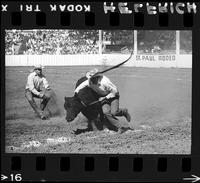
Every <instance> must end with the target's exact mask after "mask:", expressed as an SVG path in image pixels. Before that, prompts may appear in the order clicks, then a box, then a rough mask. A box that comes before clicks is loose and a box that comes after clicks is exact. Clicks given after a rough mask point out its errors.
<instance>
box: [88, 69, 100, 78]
mask: <svg viewBox="0 0 200 183" xmlns="http://www.w3.org/2000/svg"><path fill="white" fill-rule="evenodd" d="M98 72H99V70H98V69H97V68H94V69H92V70H91V71H88V72H86V75H85V76H86V77H87V78H91V77H92V76H94V75H95V74H96V73H98Z"/></svg>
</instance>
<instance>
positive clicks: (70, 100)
mask: <svg viewBox="0 0 200 183" xmlns="http://www.w3.org/2000/svg"><path fill="white" fill-rule="evenodd" d="M64 108H65V110H66V118H65V119H66V120H67V121H68V122H71V121H73V120H74V119H75V118H76V117H77V115H78V114H79V113H80V111H81V108H82V104H81V103H80V102H79V101H78V99H77V98H76V97H75V96H74V97H65V103H64Z"/></svg>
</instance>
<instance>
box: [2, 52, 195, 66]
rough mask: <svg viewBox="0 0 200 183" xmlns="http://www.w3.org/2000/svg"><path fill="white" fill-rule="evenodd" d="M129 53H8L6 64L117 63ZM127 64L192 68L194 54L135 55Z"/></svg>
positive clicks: (75, 64)
mask: <svg viewBox="0 0 200 183" xmlns="http://www.w3.org/2000/svg"><path fill="white" fill-rule="evenodd" d="M128 57H129V55H125V54H103V55H99V54H94V55H92V54H91V55H6V59H5V66H33V65H37V64H42V65H44V66H77V65H116V64H118V63H120V62H122V61H124V60H125V59H127V58H128ZM125 66H134V67H178V68H192V55H175V54H174V55H171V54H170V55H133V56H132V58H131V59H130V61H128V62H127V63H126V64H125Z"/></svg>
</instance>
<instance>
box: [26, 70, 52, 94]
mask: <svg viewBox="0 0 200 183" xmlns="http://www.w3.org/2000/svg"><path fill="white" fill-rule="evenodd" d="M42 85H43V86H44V88H45V89H49V88H50V87H49V84H48V81H47V80H46V78H45V77H44V75H42V76H38V75H37V73H36V72H32V73H30V74H29V76H28V79H27V84H26V89H29V90H30V91H31V92H33V93H34V94H35V95H39V94H40V92H39V91H40V87H41V86H42Z"/></svg>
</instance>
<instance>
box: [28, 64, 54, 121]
mask: <svg viewBox="0 0 200 183" xmlns="http://www.w3.org/2000/svg"><path fill="white" fill-rule="evenodd" d="M42 69H43V66H41V65H37V66H35V67H34V69H33V71H32V72H31V73H30V74H29V76H28V79H27V84H26V89H25V97H26V99H27V100H28V102H29V104H30V105H31V107H32V108H33V110H34V111H35V113H36V114H37V115H38V116H39V117H40V118H41V119H42V120H44V119H46V118H47V116H46V115H45V114H44V109H45V107H46V106H47V103H48V102H49V100H50V94H51V93H50V86H49V84H48V81H47V79H46V78H45V76H44V75H43V73H42ZM42 85H43V87H44V88H45V92H43V91H41V87H42ZM34 98H39V99H42V101H41V103H40V107H38V106H37V104H36V102H35V100H34Z"/></svg>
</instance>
